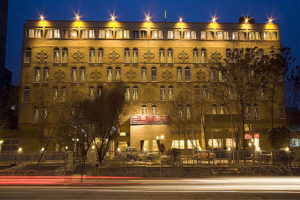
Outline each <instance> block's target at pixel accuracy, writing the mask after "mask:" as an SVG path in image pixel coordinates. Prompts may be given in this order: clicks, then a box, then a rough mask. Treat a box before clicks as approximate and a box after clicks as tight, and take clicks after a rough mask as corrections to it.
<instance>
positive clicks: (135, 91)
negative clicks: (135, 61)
mask: <svg viewBox="0 0 300 200" xmlns="http://www.w3.org/2000/svg"><path fill="white" fill-rule="evenodd" d="M132 99H133V100H138V99H139V88H138V87H137V86H134V87H133V88H132Z"/></svg>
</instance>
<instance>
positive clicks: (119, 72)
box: [115, 67, 121, 81]
mask: <svg viewBox="0 0 300 200" xmlns="http://www.w3.org/2000/svg"><path fill="white" fill-rule="evenodd" d="M115 78H116V81H120V80H121V68H120V67H116V77H115Z"/></svg>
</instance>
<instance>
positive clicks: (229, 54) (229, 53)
mask: <svg viewBox="0 0 300 200" xmlns="http://www.w3.org/2000/svg"><path fill="white" fill-rule="evenodd" d="M225 56H226V58H230V57H231V49H226V51H225Z"/></svg>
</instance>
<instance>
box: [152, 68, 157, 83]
mask: <svg viewBox="0 0 300 200" xmlns="http://www.w3.org/2000/svg"><path fill="white" fill-rule="evenodd" d="M156 76H157V70H156V67H152V68H151V81H156V80H157V79H156V78H157V77H156Z"/></svg>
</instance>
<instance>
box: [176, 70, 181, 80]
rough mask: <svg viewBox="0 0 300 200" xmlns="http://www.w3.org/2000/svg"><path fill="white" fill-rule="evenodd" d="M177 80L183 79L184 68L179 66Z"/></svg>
mask: <svg viewBox="0 0 300 200" xmlns="http://www.w3.org/2000/svg"><path fill="white" fill-rule="evenodd" d="M177 81H182V68H181V67H177Z"/></svg>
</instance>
